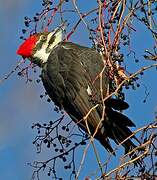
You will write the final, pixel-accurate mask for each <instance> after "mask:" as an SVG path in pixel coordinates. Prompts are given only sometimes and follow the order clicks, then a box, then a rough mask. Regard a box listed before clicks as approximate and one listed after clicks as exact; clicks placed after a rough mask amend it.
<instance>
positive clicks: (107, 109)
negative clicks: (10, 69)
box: [16, 28, 136, 154]
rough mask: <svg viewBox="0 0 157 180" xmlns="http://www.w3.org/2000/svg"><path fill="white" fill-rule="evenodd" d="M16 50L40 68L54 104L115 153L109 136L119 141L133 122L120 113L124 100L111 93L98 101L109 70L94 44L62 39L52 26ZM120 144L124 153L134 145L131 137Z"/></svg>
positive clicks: (104, 93) (105, 91)
mask: <svg viewBox="0 0 157 180" xmlns="http://www.w3.org/2000/svg"><path fill="white" fill-rule="evenodd" d="M16 53H17V55H20V56H22V57H23V58H27V59H28V60H30V61H31V62H32V63H34V64H36V65H37V66H39V67H40V68H41V80H42V83H43V86H44V88H45V90H46V92H47V94H48V96H49V97H50V99H51V100H52V101H53V102H54V104H55V106H57V107H58V108H59V109H60V110H64V111H65V112H66V113H67V114H68V115H69V116H70V118H71V119H72V120H73V121H74V122H75V123H76V124H77V125H78V126H79V128H81V129H82V130H83V131H84V132H85V133H87V134H88V135H89V136H92V135H94V138H95V139H97V140H98V141H99V142H100V143H101V144H102V146H103V147H104V148H105V149H106V150H107V151H108V152H110V153H112V154H115V152H114V150H113V147H112V145H111V140H113V141H114V142H115V143H116V144H120V143H122V142H123V141H124V140H125V139H126V138H127V137H129V136H131V135H132V131H131V130H130V127H135V124H134V123H133V122H132V120H130V119H129V118H128V117H127V116H126V115H124V114H123V113H122V110H125V109H127V108H128V107H129V105H128V103H127V102H125V101H123V100H121V99H118V98H115V97H110V98H107V100H106V101H104V103H103V101H102V97H103V98H106V97H107V96H108V89H109V85H110V78H109V75H108V71H109V70H108V68H107V66H106V64H105V61H104V57H103V56H102V54H101V53H99V52H97V51H96V50H95V49H94V48H89V47H85V46H82V45H79V44H76V43H73V42H69V41H64V40H63V28H56V29H55V30H53V31H50V32H39V33H35V34H33V35H30V36H29V37H28V38H27V39H25V41H24V42H23V43H22V44H21V45H20V46H19V47H18V49H17V52H16ZM100 74H101V75H100ZM100 87H102V88H100ZM96 105H97V106H96ZM94 106H96V107H95V108H93V107H94ZM92 108H93V109H92ZM89 112H90V113H89ZM103 112H104V113H103ZM87 114H88V116H87ZM102 114H104V115H102ZM132 138H134V139H136V138H135V136H132ZM122 146H123V147H124V149H125V153H128V152H129V151H131V150H133V149H134V148H135V147H136V145H135V143H134V142H133V141H132V139H131V138H128V139H127V140H126V141H124V142H123V143H122Z"/></svg>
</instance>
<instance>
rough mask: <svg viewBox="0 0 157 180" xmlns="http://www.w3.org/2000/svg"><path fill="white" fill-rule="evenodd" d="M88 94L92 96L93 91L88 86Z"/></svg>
mask: <svg viewBox="0 0 157 180" xmlns="http://www.w3.org/2000/svg"><path fill="white" fill-rule="evenodd" d="M87 93H88V95H89V96H91V95H92V90H91V88H90V87H89V86H88V88H87Z"/></svg>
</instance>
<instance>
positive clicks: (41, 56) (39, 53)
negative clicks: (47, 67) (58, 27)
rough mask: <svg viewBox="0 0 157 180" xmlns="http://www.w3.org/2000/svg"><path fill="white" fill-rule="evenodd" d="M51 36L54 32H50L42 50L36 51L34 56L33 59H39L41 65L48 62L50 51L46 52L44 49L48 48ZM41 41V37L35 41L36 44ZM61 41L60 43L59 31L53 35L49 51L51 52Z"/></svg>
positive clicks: (60, 34) (60, 32)
mask: <svg viewBox="0 0 157 180" xmlns="http://www.w3.org/2000/svg"><path fill="white" fill-rule="evenodd" d="M53 34H54V32H51V33H49V34H48V36H47V40H46V42H44V43H43V45H42V48H41V49H39V50H37V51H36V52H35V54H34V57H35V58H39V59H41V60H42V62H43V63H45V62H46V61H47V60H48V57H49V55H50V53H51V51H49V52H47V51H46V49H47V47H48V46H49V41H50V39H51V37H52V36H53ZM41 40H42V36H40V38H39V40H38V41H37V44H38V43H40V41H41ZM61 41H62V31H59V32H57V33H56V34H55V40H54V42H53V43H52V45H50V46H49V49H51V50H52V49H53V48H54V47H55V46H56V45H57V44H58V43H60V42H61Z"/></svg>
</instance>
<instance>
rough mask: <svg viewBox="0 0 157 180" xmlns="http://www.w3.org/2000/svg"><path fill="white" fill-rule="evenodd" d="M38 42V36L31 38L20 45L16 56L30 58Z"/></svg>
mask: <svg viewBox="0 0 157 180" xmlns="http://www.w3.org/2000/svg"><path fill="white" fill-rule="evenodd" d="M37 40H38V36H37V35H36V34H34V35H32V36H30V37H29V38H28V39H26V40H25V41H24V42H23V43H22V44H21V45H20V47H19V48H18V50H17V51H16V54H18V55H20V56H23V57H25V58H28V57H30V56H31V55H32V53H33V48H34V47H35V44H36V42H37Z"/></svg>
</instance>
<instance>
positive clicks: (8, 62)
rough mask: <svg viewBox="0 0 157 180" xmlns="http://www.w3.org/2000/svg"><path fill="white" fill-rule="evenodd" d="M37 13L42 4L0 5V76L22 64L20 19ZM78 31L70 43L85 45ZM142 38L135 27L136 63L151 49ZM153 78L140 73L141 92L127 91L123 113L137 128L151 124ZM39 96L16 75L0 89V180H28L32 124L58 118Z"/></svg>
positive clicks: (32, 153)
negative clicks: (19, 46)
mask: <svg viewBox="0 0 157 180" xmlns="http://www.w3.org/2000/svg"><path fill="white" fill-rule="evenodd" d="M80 4H81V3H80ZM82 4H83V1H82ZM91 4H92V3H91ZM91 4H90V5H91ZM88 6H89V4H88ZM88 6H87V7H88ZM80 7H81V8H82V9H84V8H85V6H80ZM40 8H41V6H40V1H32V0H25V1H24V0H12V1H10V0H5V1H0V52H1V60H0V77H3V76H4V75H5V74H6V73H8V72H10V71H11V70H12V68H13V67H15V65H16V64H17V62H18V61H19V60H20V58H19V57H18V56H17V55H16V53H15V52H16V49H17V47H18V45H19V44H20V43H21V40H20V39H19V36H20V35H21V29H22V28H23V18H24V17H25V16H26V15H28V16H30V17H31V16H32V14H34V13H36V12H38V10H39V9H40ZM72 20H74V19H72ZM82 29H85V28H84V26H83V25H81V26H80V27H79V29H78V31H77V32H76V34H75V35H74V36H73V37H72V39H71V40H72V41H75V42H78V43H81V44H84V45H89V44H90V43H89V41H88V37H87V34H86V33H84V32H83V31H82ZM80 33H81V34H80ZM145 33H146V29H145V28H144V27H141V26H139V25H138V28H137V32H136V33H135V34H134V35H135V36H134V37H133V47H134V48H135V49H138V51H137V56H138V58H139V59H140V57H141V56H140V55H141V53H143V50H144V48H148V47H152V46H153V43H152V41H151V38H150V36H149V34H147V33H146V34H145ZM129 61H132V57H130V58H129V59H128V62H127V63H128V64H129V65H130V64H131V63H130V62H129ZM149 63H150V62H144V63H143V59H141V63H139V64H135V63H133V64H131V65H130V70H132V71H135V70H137V69H139V68H140V67H141V64H142V65H148V64H149ZM155 73H156V70H155V69H152V70H149V71H148V72H146V73H144V76H143V77H142V79H141V80H140V82H141V87H140V88H138V89H137V90H136V91H132V90H128V91H126V99H127V101H128V102H129V104H130V108H129V109H128V110H127V111H126V114H127V115H128V116H129V117H130V118H131V119H133V120H134V122H135V123H136V124H137V127H140V126H142V125H144V124H147V123H148V122H151V121H153V119H154V112H155V108H156V100H157V97H156V90H157V89H156V82H157V81H156V80H157V77H156V74H155ZM33 81H35V79H34V80H33ZM142 84H144V85H142ZM144 86H147V88H148V91H149V93H150V95H149V97H148V100H147V103H145V104H144V103H143V102H142V101H143V99H144V97H145V89H144ZM42 92H43V88H42V86H41V85H37V84H36V83H27V84H26V83H25V80H24V79H22V78H20V77H18V76H17V73H15V74H14V75H13V76H11V78H9V79H8V80H7V81H5V82H4V83H3V84H1V85H0V179H5V180H28V179H30V177H31V174H32V169H31V167H29V166H28V165H27V163H28V162H32V161H33V160H35V159H36V158H38V159H40V156H39V155H37V154H36V151H35V148H34V146H33V145H32V141H33V137H35V135H36V133H34V131H32V129H31V125H32V123H33V122H36V121H40V122H44V121H49V120H51V119H53V118H54V117H56V113H54V112H53V107H52V106H51V105H50V104H49V103H47V102H46V101H43V100H41V99H40V98H39V96H40V94H41V93H42ZM97 144H98V143H97ZM98 148H99V149H100V151H101V154H100V156H101V158H103V157H104V156H105V155H106V153H105V152H104V150H101V148H102V147H101V146H100V145H99V144H98ZM78 153H80V151H79V152H78ZM79 155H80V154H79ZM93 155H94V154H93V151H92V150H90V151H89V153H88V154H87V161H86V162H87V163H86V164H85V166H87V167H88V168H87V167H85V168H84V171H83V172H82V176H81V177H82V178H83V177H84V176H85V172H86V168H87V169H88V170H89V172H92V170H93V169H92V168H93V167H94V165H93V164H92V163H90V161H91V157H93ZM44 157H46V155H42V156H41V158H44ZM78 160H79V159H78ZM115 161H116V159H115ZM87 175H88V174H87ZM43 179H47V177H45V178H44V177H43V178H42V180H43Z"/></svg>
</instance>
